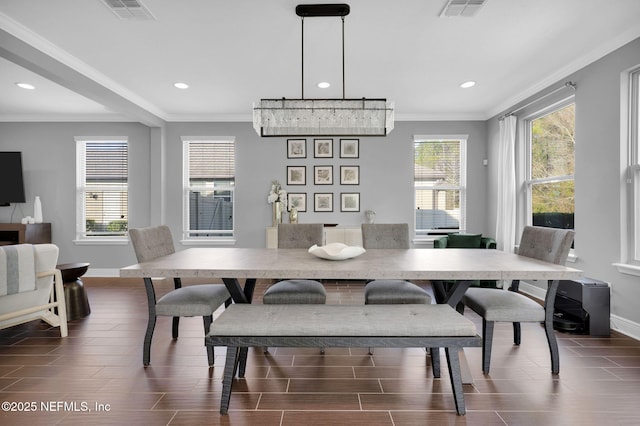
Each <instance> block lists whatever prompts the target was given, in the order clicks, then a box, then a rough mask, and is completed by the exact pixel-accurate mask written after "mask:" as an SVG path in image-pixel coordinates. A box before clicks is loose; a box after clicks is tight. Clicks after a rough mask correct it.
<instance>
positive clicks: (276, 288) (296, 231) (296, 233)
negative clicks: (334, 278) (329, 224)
mask: <svg viewBox="0 0 640 426" xmlns="http://www.w3.org/2000/svg"><path fill="white" fill-rule="evenodd" d="M323 233H324V229H323V225H322V224H321V223H281V224H279V225H278V248H304V249H308V248H309V247H311V246H312V245H314V244H317V245H322V240H323V238H322V237H323ZM326 301H327V292H326V290H325V289H324V286H323V285H322V283H320V282H319V281H315V280H282V281H279V282H277V283H275V284H273V285H272V286H271V287H269V288H268V289H267V291H265V292H264V296H263V297H262V303H264V304H265V305H286V304H319V305H321V304H324V303H325V302H326Z"/></svg>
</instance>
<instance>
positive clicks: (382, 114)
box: [253, 99, 394, 137]
mask: <svg viewBox="0 0 640 426" xmlns="http://www.w3.org/2000/svg"><path fill="white" fill-rule="evenodd" d="M393 121H394V117H393V102H390V101H387V100H386V99H261V100H260V101H259V102H256V103H254V105H253V127H254V128H255V130H256V132H257V133H258V134H259V135H260V136H263V137H277V136H385V135H386V134H387V133H389V132H390V131H391V130H393Z"/></svg>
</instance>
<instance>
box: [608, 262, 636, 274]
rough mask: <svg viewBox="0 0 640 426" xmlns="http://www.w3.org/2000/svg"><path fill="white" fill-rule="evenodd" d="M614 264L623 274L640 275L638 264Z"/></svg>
mask: <svg viewBox="0 0 640 426" xmlns="http://www.w3.org/2000/svg"><path fill="white" fill-rule="evenodd" d="M613 266H615V267H616V268H618V272H620V273H621V274H627V275H634V276H636V277H640V266H638V265H629V264H628V263H614V264H613Z"/></svg>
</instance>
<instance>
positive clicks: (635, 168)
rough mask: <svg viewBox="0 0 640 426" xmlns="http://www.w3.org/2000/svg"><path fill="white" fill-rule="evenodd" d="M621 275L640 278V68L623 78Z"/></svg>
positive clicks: (621, 111)
mask: <svg viewBox="0 0 640 426" xmlns="http://www.w3.org/2000/svg"><path fill="white" fill-rule="evenodd" d="M620 121H621V123H620V124H621V129H620V152H621V161H620V164H621V173H620V174H621V182H620V199H621V200H622V201H621V205H620V211H621V221H620V257H621V259H620V263H614V266H616V267H617V268H618V271H619V272H622V273H625V274H630V275H635V276H640V218H639V217H638V216H639V215H640V65H636V66H635V67H632V68H631V69H629V70H627V71H626V72H623V73H622V75H621V106H620Z"/></svg>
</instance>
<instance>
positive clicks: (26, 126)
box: [0, 123, 150, 268]
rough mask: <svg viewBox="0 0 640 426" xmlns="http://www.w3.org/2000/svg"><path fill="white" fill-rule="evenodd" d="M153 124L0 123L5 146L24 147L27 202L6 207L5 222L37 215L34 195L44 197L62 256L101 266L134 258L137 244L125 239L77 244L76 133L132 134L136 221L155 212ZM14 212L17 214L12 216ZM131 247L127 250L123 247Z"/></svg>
mask: <svg viewBox="0 0 640 426" xmlns="http://www.w3.org/2000/svg"><path fill="white" fill-rule="evenodd" d="M149 134H150V130H149V128H148V127H146V126H143V125H141V124H134V123H0V150H3V151H22V167H23V172H24V179H25V192H26V198H27V202H26V203H25V204H19V205H17V209H16V210H15V213H14V205H11V206H10V207H0V222H10V221H13V222H17V223H20V220H21V218H22V217H23V216H33V200H34V198H35V196H36V195H38V196H40V198H41V200H42V211H43V219H44V221H45V222H51V227H52V230H51V232H52V239H53V242H54V243H55V244H56V245H58V246H59V247H60V256H59V262H60V263H66V262H90V263H91V265H92V267H96V268H117V267H119V266H122V265H126V264H130V263H133V261H134V260H135V256H134V255H133V250H132V249H130V248H129V247H127V246H122V245H116V246H113V245H75V244H74V243H73V240H74V239H75V221H76V207H75V206H76V198H75V197H76V190H75V188H76V164H75V163H76V143H75V140H74V137H76V136H127V137H128V138H129V150H130V157H129V162H130V165H129V167H130V170H131V177H130V197H129V203H130V207H129V214H130V221H131V222H132V223H137V224H143V225H145V224H148V223H149V217H150V198H149V192H150V179H149V176H150V164H149V148H150V142H149V141H150V136H149ZM12 213H13V216H12ZM123 248H126V250H123Z"/></svg>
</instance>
